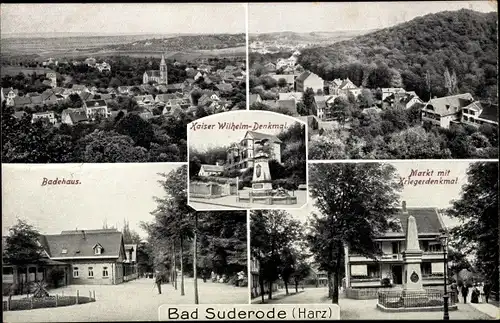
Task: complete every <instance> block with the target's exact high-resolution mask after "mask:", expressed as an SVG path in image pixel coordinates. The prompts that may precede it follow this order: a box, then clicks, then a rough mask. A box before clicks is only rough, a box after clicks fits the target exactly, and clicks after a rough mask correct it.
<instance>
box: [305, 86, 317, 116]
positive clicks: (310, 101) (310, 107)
mask: <svg viewBox="0 0 500 323" xmlns="http://www.w3.org/2000/svg"><path fill="white" fill-rule="evenodd" d="M302 102H303V103H304V107H305V110H306V111H307V115H316V113H313V111H314V110H316V108H315V104H314V90H313V89H312V88H310V87H309V88H307V89H306V90H305V92H304V96H303V97H302Z"/></svg>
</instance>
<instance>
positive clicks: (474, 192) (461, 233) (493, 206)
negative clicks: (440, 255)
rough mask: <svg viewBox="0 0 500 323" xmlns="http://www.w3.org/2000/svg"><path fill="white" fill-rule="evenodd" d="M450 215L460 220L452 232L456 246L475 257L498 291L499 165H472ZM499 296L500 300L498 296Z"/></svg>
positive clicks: (449, 212)
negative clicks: (496, 242)
mask: <svg viewBox="0 0 500 323" xmlns="http://www.w3.org/2000/svg"><path fill="white" fill-rule="evenodd" d="M446 213H447V214H448V215H449V216H451V217H452V218H455V219H458V220H459V221H460V225H458V226H456V227H454V228H453V229H452V230H451V232H450V233H451V235H452V237H453V238H454V240H456V245H457V246H458V247H459V248H460V250H462V252H463V253H465V254H469V253H474V254H475V256H476V259H477V260H476V267H477V268H478V269H479V270H480V271H481V272H482V273H483V274H484V276H485V277H486V280H487V281H489V282H490V283H491V284H492V286H493V290H496V291H498V274H499V273H498V260H499V259H498V258H499V246H498V244H495V243H492V242H494V241H498V165H497V163H492V162H476V163H473V164H471V165H470V166H469V168H468V170H467V184H465V185H464V186H463V187H462V192H461V196H460V198H459V199H457V200H454V201H453V202H452V206H451V207H450V208H449V209H448V210H447V212H446ZM496 297H497V300H498V297H499V296H498V293H497V294H496Z"/></svg>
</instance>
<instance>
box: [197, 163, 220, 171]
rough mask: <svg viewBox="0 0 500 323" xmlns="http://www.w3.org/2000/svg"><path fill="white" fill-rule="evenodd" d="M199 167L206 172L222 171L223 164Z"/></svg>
mask: <svg viewBox="0 0 500 323" xmlns="http://www.w3.org/2000/svg"><path fill="white" fill-rule="evenodd" d="M201 169H203V170H204V171H206V172H223V171H224V166H219V165H205V164H204V165H201Z"/></svg>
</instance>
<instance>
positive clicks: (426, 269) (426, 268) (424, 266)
mask: <svg viewBox="0 0 500 323" xmlns="http://www.w3.org/2000/svg"><path fill="white" fill-rule="evenodd" d="M420 270H422V276H430V275H431V273H432V272H431V263H430V262H423V263H421V264H420Z"/></svg>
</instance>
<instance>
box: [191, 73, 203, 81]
mask: <svg viewBox="0 0 500 323" xmlns="http://www.w3.org/2000/svg"><path fill="white" fill-rule="evenodd" d="M200 77H203V74H202V73H201V72H198V73H196V74H195V75H194V76H193V79H194V80H195V81H198V79H199V78H200Z"/></svg>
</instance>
